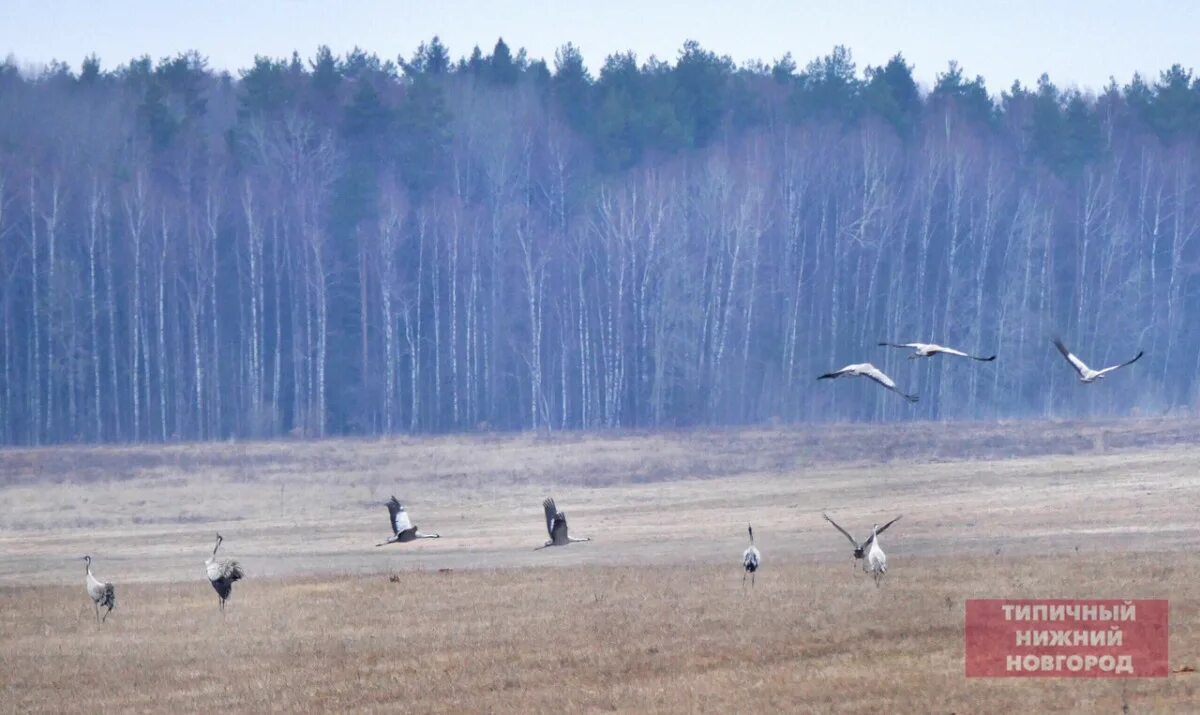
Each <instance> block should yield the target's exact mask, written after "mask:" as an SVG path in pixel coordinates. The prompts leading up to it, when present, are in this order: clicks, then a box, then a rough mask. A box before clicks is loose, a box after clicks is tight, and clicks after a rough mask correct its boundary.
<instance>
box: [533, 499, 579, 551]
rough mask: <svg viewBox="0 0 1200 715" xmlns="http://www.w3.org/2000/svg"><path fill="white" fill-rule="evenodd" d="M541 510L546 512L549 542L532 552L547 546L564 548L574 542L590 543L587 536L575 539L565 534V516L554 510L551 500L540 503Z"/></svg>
mask: <svg viewBox="0 0 1200 715" xmlns="http://www.w3.org/2000/svg"><path fill="white" fill-rule="evenodd" d="M542 508H543V509H544V510H545V511H546V532H547V533H549V534H550V540H549V541H547V542H546V543H544V544H542V545H541V546H539V547H537V548H536V549H534V551H539V550H541V549H544V548H546V547H547V546H566V545H567V544H570V543H572V542H575V541H591V538H589V537H587V536H585V537H583V538H579V539H577V538H575V537H573V536H570V535H568V534H567V515H566V514H564V513H563V512H561V511H559V510H558V509H557V508H555V506H554V500H553V499H550V498H547V499H546V501H544V502H542Z"/></svg>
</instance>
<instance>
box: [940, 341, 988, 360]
mask: <svg viewBox="0 0 1200 715" xmlns="http://www.w3.org/2000/svg"><path fill="white" fill-rule="evenodd" d="M933 349H934V351H935V352H939V353H946V354H947V355H954V356H955V357H965V358H971V359H972V360H978V361H980V362H991V361H993V360H995V359H996V356H995V355H989V356H987V357H982V356H979V355H972V354H971V353H964V352H963V351H962V350H955V349H954V348H948V347H944V346H942V345H934V346H933Z"/></svg>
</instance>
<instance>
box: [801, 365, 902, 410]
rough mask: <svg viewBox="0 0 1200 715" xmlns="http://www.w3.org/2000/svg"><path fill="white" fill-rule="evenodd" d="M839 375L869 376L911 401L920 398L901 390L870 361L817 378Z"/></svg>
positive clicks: (832, 377) (831, 377)
mask: <svg viewBox="0 0 1200 715" xmlns="http://www.w3.org/2000/svg"><path fill="white" fill-rule="evenodd" d="M839 377H868V378H870V379H872V380H874V381H875V382H877V383H879V384H880V385H882V386H884V387H886V388H887V389H889V390H891V391H892V392H894V393H896V394H897V395H900V396H901V397H903V398H904V399H906V400H908V401H909V402H916V401H917V399H918V398H917V396H916V395H909V394H906V393H903V392H901V391H900V390H899V389H898V388H897V387H896V383H894V382H892V378H890V377H888V376H887V375H884V374H883V371H882V370H880V369H879V368H877V367H875V366H874V365H872V364H871V363H869V362H863V363H857V364H855V365H847V366H846V367H844V368H842V369H841V370H838V371H836V372H827V373H825V374H824V375H821V376H820V377H818V378H817V379H818V380H832V379H835V378H839Z"/></svg>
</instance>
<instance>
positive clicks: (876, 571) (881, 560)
mask: <svg viewBox="0 0 1200 715" xmlns="http://www.w3.org/2000/svg"><path fill="white" fill-rule="evenodd" d="M880 531H882V529H880V528H879V524H872V525H871V550H870V551H868V552H867V562H868V563H869V564H870V565H871V575H872V576H874V577H875V588H879V581H880V579H882V578H883V575H884V574H885V573H887V554H885V553H883V549H882V548H881V547H880V546H879V532H880Z"/></svg>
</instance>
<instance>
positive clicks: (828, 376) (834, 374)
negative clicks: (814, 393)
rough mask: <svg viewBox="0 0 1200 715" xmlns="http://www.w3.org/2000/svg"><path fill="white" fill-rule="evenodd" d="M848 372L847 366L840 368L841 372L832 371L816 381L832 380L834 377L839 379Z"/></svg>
mask: <svg viewBox="0 0 1200 715" xmlns="http://www.w3.org/2000/svg"><path fill="white" fill-rule="evenodd" d="M849 371H850V366H848V365H847V366H846V367H844V368H842V369H841V370H834V371H833V372H827V373H825V374H824V375H821V376H819V377H818V378H817V379H818V380H832V379H833V378H835V377H841V376H842V375H845V374H846V373H847V372H849Z"/></svg>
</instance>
